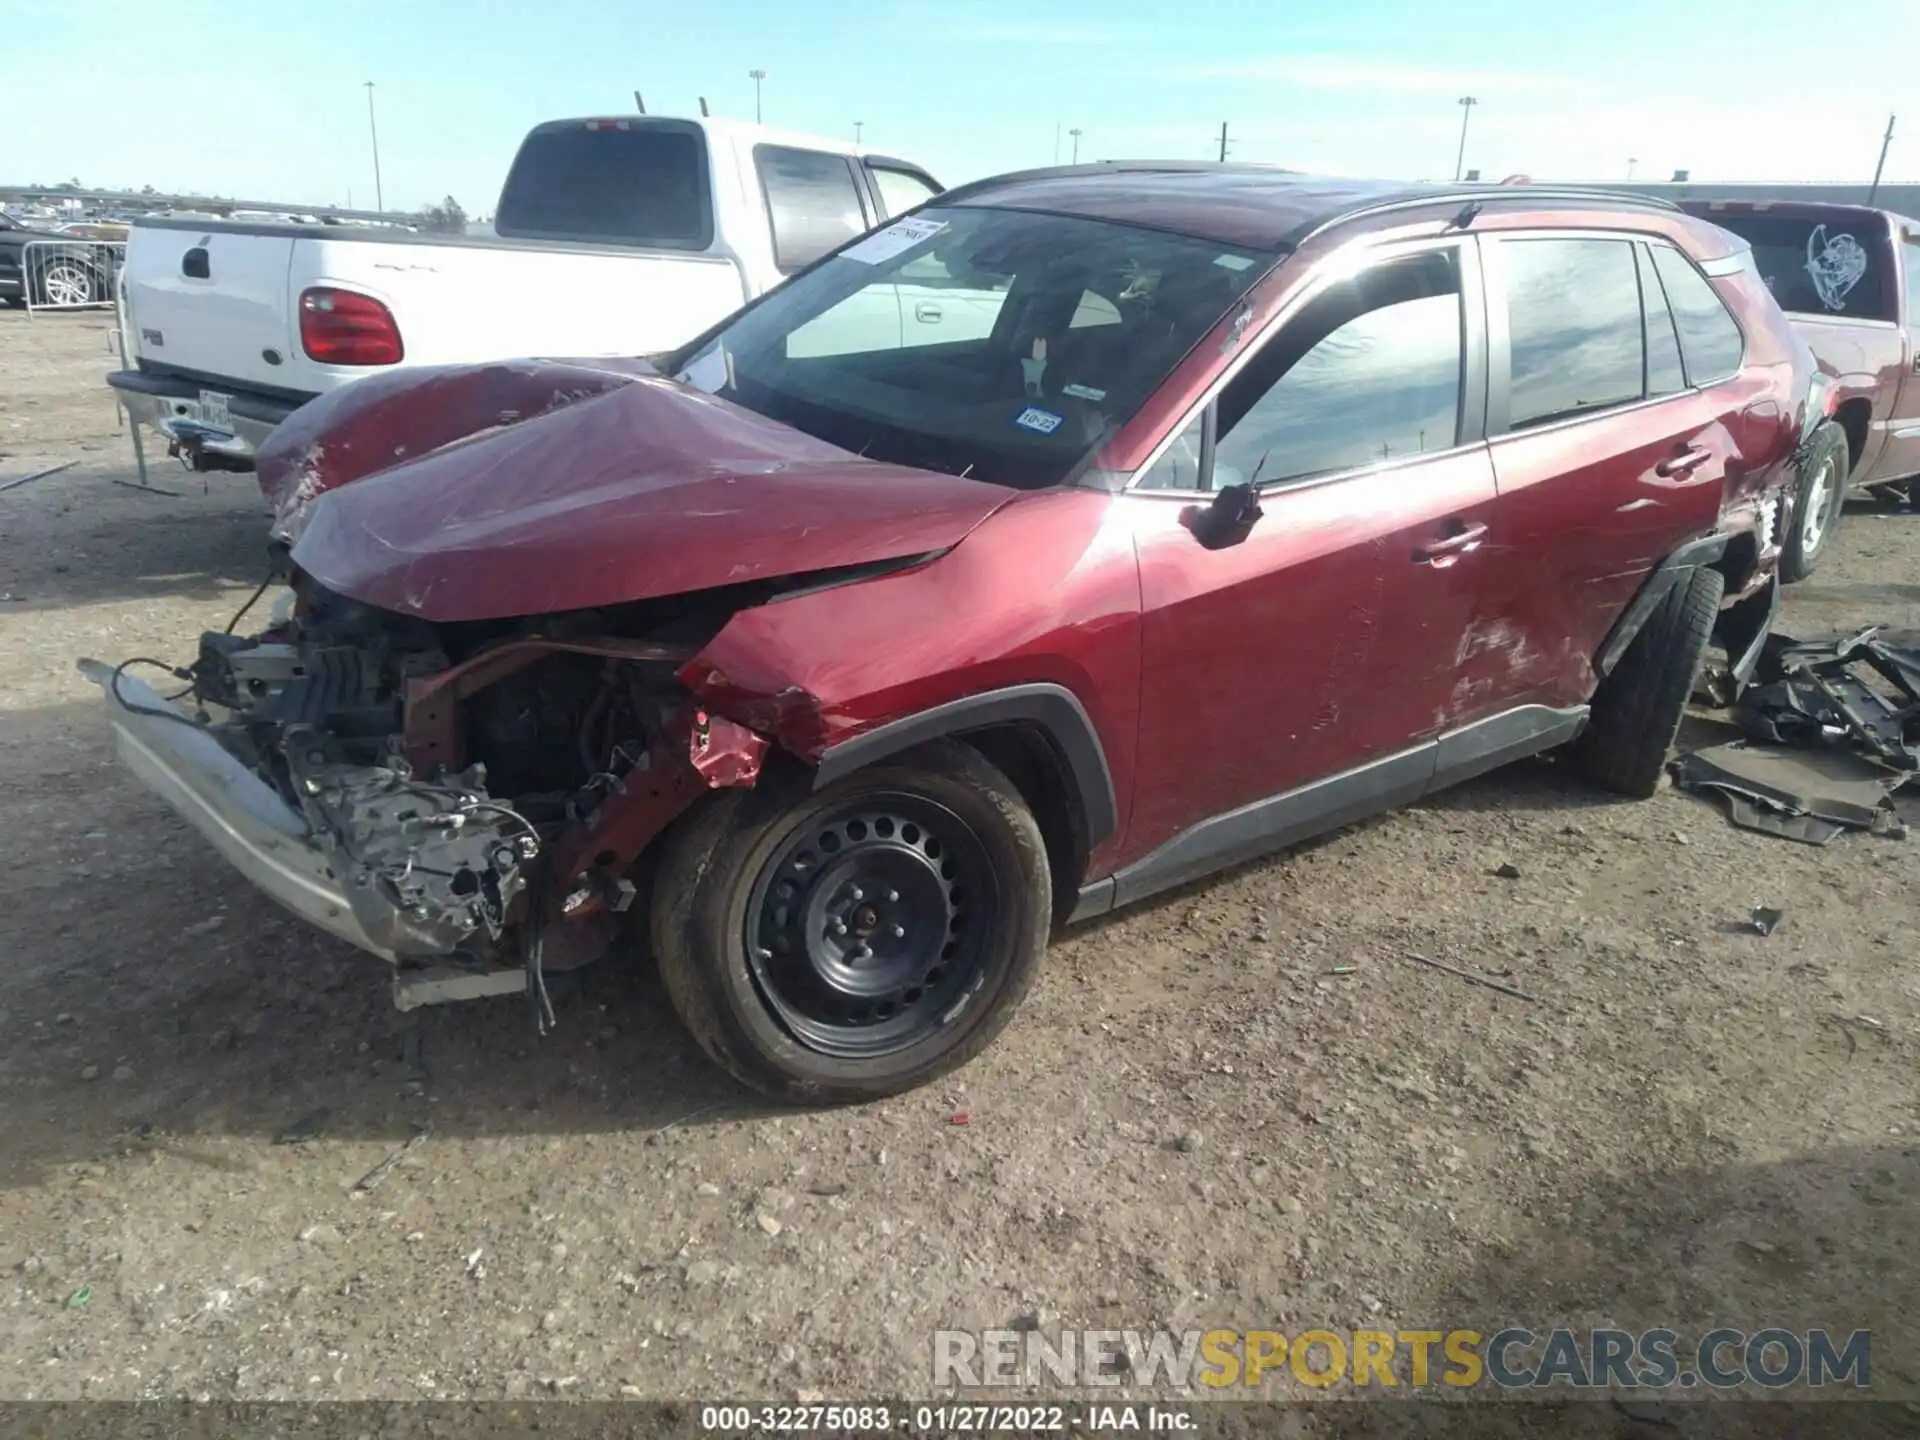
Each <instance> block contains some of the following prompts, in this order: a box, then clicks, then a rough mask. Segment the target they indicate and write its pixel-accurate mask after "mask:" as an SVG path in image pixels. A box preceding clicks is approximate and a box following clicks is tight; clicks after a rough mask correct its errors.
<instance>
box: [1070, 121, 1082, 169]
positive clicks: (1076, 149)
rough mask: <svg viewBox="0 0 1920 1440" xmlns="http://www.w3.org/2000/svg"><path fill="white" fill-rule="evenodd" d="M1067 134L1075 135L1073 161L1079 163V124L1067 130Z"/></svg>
mask: <svg viewBox="0 0 1920 1440" xmlns="http://www.w3.org/2000/svg"><path fill="white" fill-rule="evenodd" d="M1067 134H1069V135H1071V136H1072V137H1073V163H1074V164H1075V165H1078V164H1079V163H1080V127H1079V126H1078V125H1076V126H1074V127H1073V129H1071V130H1069V131H1067Z"/></svg>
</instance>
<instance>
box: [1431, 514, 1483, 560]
mask: <svg viewBox="0 0 1920 1440" xmlns="http://www.w3.org/2000/svg"><path fill="white" fill-rule="evenodd" d="M1453 524H1454V525H1456V526H1457V527H1458V528H1457V529H1455V530H1453V531H1452V532H1451V533H1449V534H1446V535H1443V536H1441V537H1440V538H1439V539H1438V540H1429V541H1427V543H1426V544H1425V545H1423V546H1421V547H1420V548H1419V549H1418V550H1416V551H1414V552H1413V558H1414V561H1415V563H1416V564H1420V565H1431V566H1433V567H1434V569H1436V570H1439V569H1444V568H1445V567H1446V566H1448V565H1451V564H1453V562H1454V561H1456V560H1458V559H1459V558H1460V557H1461V556H1462V555H1471V554H1472V553H1473V552H1474V551H1475V550H1478V549H1479V548H1480V542H1481V541H1482V540H1485V539H1486V538H1487V527H1486V525H1485V524H1484V523H1483V522H1481V521H1479V520H1469V521H1465V522H1462V521H1458V520H1456V521H1454V522H1453Z"/></svg>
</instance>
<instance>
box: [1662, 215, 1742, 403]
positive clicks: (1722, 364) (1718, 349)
mask: <svg viewBox="0 0 1920 1440" xmlns="http://www.w3.org/2000/svg"><path fill="white" fill-rule="evenodd" d="M1653 264H1654V268H1655V269H1657V270H1658V271H1659V272H1660V282H1661V284H1662V285H1663V286H1664V287H1665V288H1666V292H1667V305H1668V307H1669V308H1670V309H1671V310H1672V311H1673V323H1674V325H1675V326H1676V327H1677V328H1678V329H1679V331H1680V353H1681V354H1682V355H1683V356H1684V357H1685V358H1686V362H1687V380H1688V381H1689V382H1690V383H1691V384H1694V385H1710V384H1712V383H1713V382H1714V381H1716V380H1724V379H1726V378H1727V377H1728V376H1729V375H1731V374H1733V373H1734V372H1735V371H1736V370H1738V369H1739V368H1740V356H1741V352H1742V351H1743V350H1744V349H1745V342H1744V341H1743V340H1742V338H1741V335H1740V327H1739V326H1738V325H1736V324H1735V323H1734V319H1733V316H1731V315H1729V314H1728V313H1727V307H1726V306H1725V305H1723V304H1721V303H1720V297H1719V296H1718V295H1716V294H1714V293H1713V286H1711V285H1709V284H1708V283H1707V277H1706V276H1704V275H1702V274H1701V273H1700V272H1699V271H1698V270H1696V269H1695V268H1694V266H1693V262H1692V261H1691V260H1689V259H1687V257H1686V256H1684V255H1682V254H1681V253H1680V252H1679V251H1678V250H1675V249H1673V248H1672V247H1671V246H1667V245H1656V246H1654V247H1653Z"/></svg>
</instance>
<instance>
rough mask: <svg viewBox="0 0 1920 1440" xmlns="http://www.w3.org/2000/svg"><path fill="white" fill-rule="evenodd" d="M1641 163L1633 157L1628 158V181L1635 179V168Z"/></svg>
mask: <svg viewBox="0 0 1920 1440" xmlns="http://www.w3.org/2000/svg"><path fill="white" fill-rule="evenodd" d="M1639 163H1640V162H1639V161H1638V160H1636V159H1634V158H1633V156H1631V155H1629V156H1628V157H1627V179H1629V180H1631V179H1632V178H1633V167H1634V166H1636V165H1638V164H1639Z"/></svg>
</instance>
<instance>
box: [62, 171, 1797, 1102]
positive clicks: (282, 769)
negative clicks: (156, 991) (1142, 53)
mask: <svg viewBox="0 0 1920 1440" xmlns="http://www.w3.org/2000/svg"><path fill="white" fill-rule="evenodd" d="M943 327H946V328H943ZM943 337H944V338H943ZM1812 377H1813V362H1812V358H1811V356H1810V355H1809V353H1808V351H1807V349H1806V347H1805V345H1804V344H1802V343H1801V342H1799V341H1798V340H1797V339H1796V338H1795V336H1794V335H1793V332H1792V331H1791V329H1790V328H1789V327H1788V325H1787V323H1786V321H1785V320H1784V318H1783V317H1782V315H1781V313H1780V310H1779V308H1778V307H1777V306H1776V305H1775V304H1774V303H1773V301H1772V299H1771V298H1770V297H1769V296H1768V295H1767V293H1766V290H1765V288H1764V286H1763V285H1762V284H1761V283H1760V280H1759V277H1758V276H1757V275H1756V274H1755V273H1754V269H1753V265H1752V261H1751V256H1750V255H1749V253H1748V252H1747V250H1746V249H1745V247H1744V246H1743V245H1742V244H1741V243H1740V242H1739V241H1737V240H1736V239H1734V238H1733V237H1731V236H1729V235H1728V234H1726V233H1725V232H1724V231H1721V230H1718V229H1716V228H1714V227H1712V226H1710V225H1707V224H1705V223H1704V222H1701V221H1698V220H1695V219H1691V218H1689V217H1687V216H1686V215H1683V214H1682V213H1680V212H1679V211H1678V210H1675V209H1673V208H1670V207H1667V206H1664V205H1661V204H1657V203H1650V202H1647V201H1642V200H1636V199H1632V198H1627V197H1619V198H1614V197H1608V196H1604V195H1596V194H1594V193H1591V192H1555V191H1551V190H1546V189H1537V188H1536V189H1514V188H1491V187H1488V188H1478V187H1472V188H1467V189H1457V188H1456V189H1416V188H1408V187H1406V186H1400V185H1383V184H1362V183H1353V182H1345V181H1323V180H1313V179H1306V178H1301V177H1297V176H1290V175H1285V174H1280V173H1275V172H1271V171H1262V170H1257V169H1253V168H1247V167H1215V166H1179V165H1164V164H1162V165H1144V164H1143V165H1133V166H1127V165H1102V166H1092V167H1079V168H1067V169H1059V170H1051V171H1041V172H1035V173H1030V174H1025V175H1016V176H1009V177H1003V178H1000V179H996V180H991V181H986V182H982V183H980V184H976V185H972V186H968V187H963V188H962V189H960V190H956V191H950V192H948V193H947V194H946V195H944V196H942V197H940V198H939V199H937V200H935V201H933V202H931V203H929V204H928V205H926V206H924V207H922V208H921V209H920V210H918V211H916V212H915V213H914V214H913V215H911V216H909V217H907V218H906V219H904V220H902V221H900V222H897V223H896V224H894V225H893V226H891V227H889V228H888V229H886V230H882V231H879V232H876V233H875V234H873V235H870V236H868V237H866V238H863V239H861V240H859V241H857V242H854V243H852V244H851V245H849V246H847V247H845V248H843V249H842V250H840V251H839V252H838V253H837V254H836V255H834V256H833V257H830V258H828V259H826V260H824V261H822V262H821V263H819V264H817V265H815V266H814V267H812V268H811V269H809V270H807V271H805V272H803V273H801V274H800V275H798V276H796V277H795V278H793V279H792V280H791V281H789V282H788V283H787V284H786V285H784V286H782V287H780V288H779V289H777V290H775V291H773V292H772V293H771V294H769V295H767V296H766V297H764V298H762V299H761V300H759V301H757V302H755V303H754V304H752V305H750V306H749V307H748V308H747V309H745V310H743V311H741V312H740V313H739V314H737V315H735V316H734V317H732V318H731V319H729V320H728V321H726V322H725V323H723V324H722V325H720V326H719V327H717V328H716V329H715V330H713V331H712V332H710V333H709V334H708V335H705V336H703V337H701V338H700V339H698V340H696V341H694V342H693V343H692V344H690V345H689V346H688V347H687V348H686V349H685V350H683V351H681V352H679V353H676V354H674V355H672V356H668V357H661V358H660V360H659V362H658V364H657V365H656V364H649V363H645V362H635V363H632V364H629V365H624V366H610V365H606V364H589V363H585V362H582V363H567V362H521V363H517V364H508V365H489V366H473V367H459V368H452V369H442V370H437V371H410V372H406V373H404V374H396V375H393V376H383V377H378V378H374V379H369V380H367V381H363V382H359V383H356V384H355V385H353V386H350V387H347V388H346V389H344V390H341V391H339V392H336V393H334V394H330V395H328V396H325V397H323V398H321V399H320V400H317V401H315V402H314V403H313V404H312V405H310V406H308V407H306V408H304V409H302V410H301V411H299V412H298V413H297V414H296V415H295V416H293V417H292V418H291V419H290V420H289V421H288V422H286V424H285V425H284V426H283V427H282V428H281V429H280V430H279V431H276V432H275V434H274V436H273V437H272V438H271V440H270V441H269V443H268V445H267V447H266V448H265V450H264V451H263V452H262V455H261V463H260V470H261V480H262V483H263V485H265V486H266V488H267V490H268V493H269V494H270V495H271V496H272V497H273V498H274V500H275V503H276V506H277V508H278V510H279V515H280V532H281V533H282V534H284V535H285V536H287V537H288V538H289V539H290V540H291V542H292V549H291V583H292V587H293V590H294V594H295V597H296V600H295V603H294V605H293V608H292V611H291V613H290V614H289V615H287V616H285V617H284V618H282V619H281V620H279V621H277V622H276V623H274V624H272V625H270V626H269V627H268V628H267V629H266V630H264V631H262V632H260V633H259V634H256V635H253V636H236V635H225V634H210V635H208V636H205V637H203V640H202V645H201V652H200V656H199V658H198V660H197V661H196V662H195V663H194V664H193V665H192V666H191V667H190V672H188V673H190V676H191V680H192V688H193V692H194V705H195V707H196V709H198V710H204V711H206V712H209V713H210V714H212V715H215V716H218V717H220V718H219V719H218V720H216V721H215V722H214V723H202V722H201V721H200V720H198V719H197V718H195V717H194V716H192V715H190V714H189V713H188V712H185V711H182V710H180V709H177V708H175V707H173V706H170V705H168V704H167V703H165V702H163V701H162V700H161V699H160V698H159V696H158V695H157V694H155V693H154V692H153V691H152V690H150V689H149V688H148V687H147V686H146V685H145V684H143V683H142V682H141V681H139V680H138V679H137V678H136V677H135V676H133V675H132V674H130V673H128V671H127V667H126V666H125V665H121V666H118V667H112V668H109V667H106V666H94V667H92V669H91V671H90V673H92V674H93V675H94V676H95V677H96V678H98V679H99V680H100V681H101V682H102V684H103V685H104V686H105V688H106V689H107V691H108V692H109V707H110V711H111V715H112V721H113V724H114V727H115V729H116V731H117V733H118V736H119V743H120V746H121V749H122V753H123V756H124V758H125V759H126V761H127V762H128V763H129V764H130V765H131V766H132V767H133V768H134V769H135V770H136V771H137V772H139V773H140V774H141V775H142V777H143V778H145V779H146V781H147V782H148V783H149V784H150V785H152V786H153V787H154V788H155V789H156V790H158V791H159V792H160V793H161V794H162V795H163V796H164V797H165V798H166V799H167V800H168V801H169V802H170V803H172V804H173V805H174V806H175V807H177V808H178V809H179V810H180V812H181V813H182V814H183V815H185V816H187V817H188V818H189V819H190V820H192V821H193V822H194V823H195V824H196V825H197V826H199V828H200V829H201V830H202V831H203V832H204V833H205V834H206V835H207V836H208V837H209V838H210V839H212V840H213V842H214V843H215V844H216V845H218V846H219V847H220V848H221V849H222V850H223V851H224V852H225V853H226V854H227V856H228V857H229V858H230V859H231V860H233V862H234V863H235V864H236V865H237V866H238V867H239V868H240V869H241V870H242V871H243V872H244V873H246V874H247V875H248V877H249V878H251V879H252V880H254V881H255V882H256V883H257V884H259V885H260V886H261V887H262V888H264V889H266V890H267V891H268V892H269V893H270V894H272V895H274V896H275V897H276V898H278V899H280V900H281V901H282V902H283V903H285V904H287V905H289V906H290V907H292V908H293V909H294V910H296V911H298V912H299V913H301V914H303V915H305V916H307V917H308V918H309V919H311V920H312V921H313V922H314V923H316V924H317V925H320V926H322V927H324V928H326V929H328V930H330V931H332V932H333V933H335V934H337V935H339V936H341V937H343V938H345V939H348V940H350V941H352V942H353V943H355V944H357V945H359V946H361V947H362V948H364V949H366V950H369V951H372V952H373V953H375V954H378V955H380V956H382V957H383V958H385V959H387V960H388V961H389V962H391V963H392V964H393V965H395V966H396V969H397V983H398V985H399V988H400V992H401V994H402V997H403V999H404V1000H406V1001H407V1002H408V1003H415V1002H420V1001H425V1000H431V999H446V998H455V997H462V996H468V995H474V994H480V993H487V992H488V991H506V990H515V991H520V990H524V991H526V992H528V993H530V994H531V995H533V996H534V997H535V1001H536V1003H537V1004H541V1005H544V994H545V984H544V977H545V975H546V974H547V973H548V971H550V970H554V969H559V968H562V967H568V966H573V965H578V964H581V963H584V962H585V961H587V960H590V959H592V958H594V957H595V956H597V955H599V954H600V953H602V952H603V951H605V950H606V949H607V948H608V947H609V946H610V945H611V944H612V943H613V942H614V940H615V938H616V937H617V935H618V934H619V932H620V931H621V930H622V929H623V928H625V927H632V928H634V929H637V930H638V932H639V934H640V936H641V937H642V939H643V941H645V942H646V943H648V944H650V947H651V949H652V951H653V953H654V954H655V955H656V956H657V957H658V960H659V963H660V965H661V967H662V970H663V973H664V976H665V979H666V985H667V989H668V991H669V993H670V994H671V996H672V998H673V1001H674V1004H675V1005H676V1007H677V1008H678V1010H679V1012H680V1014H681V1016H682V1017H683V1018H684V1019H685V1021H686V1023H687V1025H688V1027H689V1028H690V1030H691V1031H692V1033H693V1035H694V1036H695V1037H696V1038H697V1039H698V1041H699V1042H700V1044H701V1045H702V1046H703V1047H704V1048H705V1049H706V1050H707V1051H708V1053H709V1054H711V1055H712V1056H713V1057H714V1058H715V1059H716V1060H717V1061H719V1062H720V1063H721V1064H722V1065H724V1066H726V1067H727V1068H728V1069H729V1070H731V1071H732V1072H733V1073H734V1074H735V1075H736V1076H738V1077H739V1078H740V1079H742V1080H743V1081H745V1082H746V1083H748V1084H750V1085H753V1086H756V1087H758V1088H761V1089H763V1090H766V1091H769V1092H772V1093H775V1094H780V1095H785V1096H789V1097H793V1098H800V1099H812V1100H830V1099H847V1098H858V1097H863V1096H873V1095H880V1094H886V1093H890V1092H893V1091H897V1090H901V1089H904V1088H906V1087H909V1086H912V1085H916V1084H919V1083H922V1082H924V1081H926V1080H927V1079H929V1078H931V1077H933V1076H935V1075H938V1074H940V1073H941V1072H943V1071H945V1070H947V1069H949V1068H951V1067H952V1066H954V1065H956V1064H958V1063H960V1062H962V1061H964V1060H965V1059H966V1058H967V1057H969V1056H971V1055H973V1054H974V1053H976V1052H977V1051H979V1050H980V1049H981V1048H982V1047H983V1046H984V1045H986V1044H987V1043H988V1042H989V1041H990V1040H991V1039H992V1037H993V1036H994V1035H995V1034H996V1033H998V1031H999V1030H1000V1029H1001V1027H1002V1026H1003V1025H1004V1024H1005V1023H1006V1021H1007V1019H1008V1017H1009V1016H1010V1015H1011V1013H1012V1011H1013V1009H1014V1007H1015V1006H1016V1004H1017V1003H1018V1001H1019V999H1020V998H1021V996H1022V994H1023V993H1024V992H1025V990H1026V988H1027V985H1028V982H1029V981H1030V980H1031V979H1032V977H1033V974H1034V972H1035V968H1036V966H1037V965H1038V963H1039V960H1040V956H1041V954H1042V952H1043V950H1044V949H1045V946H1046V942H1047V937H1048V934H1049V932H1050V930H1051V929H1052V927H1053V926H1054V924H1055V923H1056V922H1063V921H1066V920H1068V919H1070V918H1078V917H1085V916H1091V915H1098V914H1101V913H1103V912H1105V911H1107V910H1110V909H1112V908H1113V907H1115V906H1119V905H1125V904H1129V903H1131V902H1133V901H1135V900H1138V899H1141V898H1142V897H1144V896H1147V895H1151V894H1153V893H1155V892H1156V891H1160V890H1163V889H1165V888H1166V887H1168V886H1172V885H1177V884H1180V883H1182V882H1185V881H1189V880H1192V879H1194V878H1195V877H1197V876H1201V875H1205V874H1207V873H1208V872H1210V871H1213V870H1217V869H1219V868H1221V867H1223V866H1226V865H1231V864H1233V863H1235V862H1238V861H1242V860H1245V859H1247V858H1249V857H1251V856H1255V855H1258V854H1260V853H1262V852H1265V851H1269V850H1272V849H1274V848H1276V847H1280V846H1284V845H1287V844H1289V843H1292V842H1295V841H1298V840H1300V839H1303V838H1305V837H1307V836H1309V835H1312V834H1314V833H1316V832H1319V831H1324V830H1327V829H1330V828H1332V827H1336V826H1339V825H1342V824H1345V823H1347V822H1350V821H1352V820H1355V819H1357V818H1359V817H1361V816H1364V815H1367V814H1369V813H1372V812H1375V811H1378V810H1381V809H1384V808H1387V807H1391V806H1395V805H1402V804H1406V803H1409V802H1412V801H1415V800H1418V799H1419V798H1420V797H1421V796H1423V795H1426V794H1428V793H1430V792H1432V791H1434V790H1435V789H1437V788H1439V787H1441V786H1445V785H1450V784H1453V783H1455V782H1457V781H1460V780H1462V779H1465V778H1467V777H1469V776H1472V775H1476V774H1479V773H1481V772H1483V771H1486V770H1488V769H1491V768H1493V767H1494V766H1497V765H1500V764H1503V763H1505V762H1507V761H1510V760H1513V759H1517V758H1519V757H1521V756H1526V755H1531V754H1535V753H1537V752H1541V751H1546V750H1549V749H1561V750H1564V751H1565V752H1566V753H1567V755H1568V756H1569V757H1570V759H1571V761H1572V763H1573V765H1574V766H1575V767H1576V768H1577V769H1578V770H1579V771H1580V772H1581V773H1582V774H1584V775H1586V776H1588V777H1590V778H1591V779H1592V780H1593V781H1594V782H1596V783H1598V784H1600V785H1603V786H1606V787H1609V788H1611V789H1613V790H1616V791H1619V792H1621V793H1624V794H1628V795H1647V794H1650V793H1652V791H1653V790H1654V788H1655V786H1656V784H1657V782H1658V779H1659V776H1660V773H1661V768H1662V766H1663V764H1664V762H1665V758H1666V754H1667V750H1668V746H1669V744H1670V743H1671V741H1672V738H1673V736H1674V733H1675V731H1676V728H1677V726H1678V724H1679V721H1680V717H1681V712H1682V708H1683V706H1684V705H1685V703H1686V701H1687V698H1688V695H1689V693H1690V691H1691V690H1692V689H1693V687H1694V684H1695V681H1696V678H1697V677H1698V675H1699V673H1700V670H1701V666H1702V663H1703V659H1704V657H1705V656H1706V654H1707V652H1708V649H1709V646H1710V644H1712V643H1714V642H1715V641H1716V640H1717V642H1718V643H1719V645H1720V646H1721V648H1722V649H1723V650H1724V651H1725V652H1726V654H1727V661H1726V668H1727V669H1728V670H1729V671H1730V672H1731V673H1732V674H1733V675H1734V676H1735V677H1736V678H1737V677H1739V676H1743V675H1744V674H1745V673H1746V671H1747V669H1748V668H1749V667H1750V666H1751V664H1752V662H1753V660H1754V658H1755V656H1756V655H1757V653H1758V649H1759V643H1760V641H1761V639H1762V638H1763V637H1764V634H1765V631H1766V626H1767V621H1768V618H1769V616H1770V615H1771V612H1772V606H1773V603H1774V599H1775V595H1776V585H1775V571H1776V566H1777V562H1778V558H1779V554H1780V544H1779V536H1780V535H1781V533H1782V527H1783V523H1786V522H1790V519H1791V515H1790V500H1789V498H1788V497H1789V495H1790V491H1791V487H1792V483H1793V480H1794V474H1795V470H1794V462H1795V458H1796V456H1797V455H1798V454H1799V453H1800V451H1801V449H1802V447H1803V446H1804V445H1805V444H1806V442H1807V441H1808V439H1809V437H1810V435H1811V434H1812V432H1813V431H1814V429H1815V428H1816V427H1817V426H1818V425H1819V423H1820V422H1821V421H1822V420H1823V419H1824V411H1823V410H1822V409H1821V408H1820V407H1819V406H1817V405H1816V404H1814V403H1813V401H1812Z"/></svg>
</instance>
